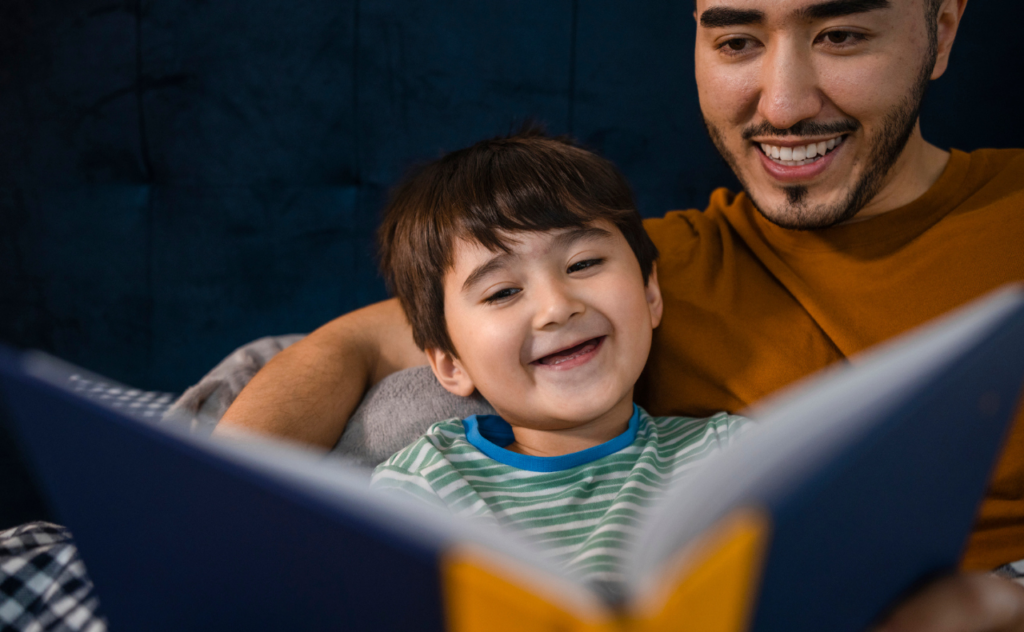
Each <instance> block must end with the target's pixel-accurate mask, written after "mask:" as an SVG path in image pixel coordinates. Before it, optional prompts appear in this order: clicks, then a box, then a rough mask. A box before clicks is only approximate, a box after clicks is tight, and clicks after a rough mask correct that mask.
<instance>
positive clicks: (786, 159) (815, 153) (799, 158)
mask: <svg viewBox="0 0 1024 632" xmlns="http://www.w3.org/2000/svg"><path fill="white" fill-rule="evenodd" d="M844 138H845V136H836V137H835V138H830V139H828V140H823V141H821V142H820V143H810V144H808V145H802V146H800V147H777V146H775V145H769V144H768V143H761V151H763V152H764V155H765V156H768V157H769V158H771V159H772V160H774V161H776V162H778V163H781V164H783V165H785V166H787V167H797V166H799V165H806V164H810V163H812V162H814V161H815V160H816V159H817V158H818V157H819V156H824V155H825V154H827V153H828V152H830V151H832V150H833V149H835V148H836V147H838V146H839V145H841V144H842V143H843V139H844Z"/></svg>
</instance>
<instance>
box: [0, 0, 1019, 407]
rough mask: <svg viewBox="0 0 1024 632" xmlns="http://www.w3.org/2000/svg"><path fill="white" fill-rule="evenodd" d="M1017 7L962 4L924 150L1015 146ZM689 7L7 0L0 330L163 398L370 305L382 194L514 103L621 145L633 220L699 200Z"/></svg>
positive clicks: (720, 169) (712, 171)
mask: <svg viewBox="0 0 1024 632" xmlns="http://www.w3.org/2000/svg"><path fill="white" fill-rule="evenodd" d="M1019 5H1020V3H1018V2H1016V1H1014V0H1003V1H999V2H997V1H995V0H987V1H985V2H982V1H980V0H975V1H974V2H972V3H971V4H970V6H969V7H968V14H967V17H966V20H965V22H964V24H963V28H962V32H961V35H960V39H959V41H958V43H957V47H956V49H955V51H954V53H955V54H954V59H953V64H952V68H951V70H950V72H949V74H948V75H947V76H946V77H945V78H943V79H942V80H941V81H939V82H937V83H936V84H935V85H934V86H933V88H932V92H931V94H930V96H929V101H928V102H927V105H926V110H925V113H924V119H923V128H924V132H925V136H926V137H927V138H929V139H930V140H932V141H933V142H937V143H939V144H940V145H942V146H956V147H959V148H963V149H973V148H977V147H982V146H1000V147H1007V146H1024V125H1022V124H1021V115H1020V111H1021V96H1022V94H1021V88H1020V81H1021V79H1022V78H1024V53H1022V52H1021V48H1020V45H1019V37H1018V33H1017V31H1018V24H1019V22H1020V17H1021V9H1020V8H1019ZM691 10H692V4H691V3H690V2H688V1H685V0H683V1H681V0H657V1H654V0H648V1H636V0H630V1H628V2H627V1H625V0H619V1H611V0H575V1H572V0H558V1H555V0H506V1H497V0H487V1H485V2H481V1H480V0H446V1H433V2H423V1H421V0H375V1H373V2H369V1H367V2H359V1H358V0H304V1H301V2H285V1H284V0H279V1H278V2H267V1H261V0H246V1H239V0H230V1H229V0H221V1H217V2H213V1H201V0H193V1H186V0H161V1H159V2H157V1H155V0H142V1H141V2H116V1H111V0H89V1H86V0H82V1H77V2H57V1H55V0H5V1H4V2H2V3H0V340H3V341H5V342H8V343H12V344H15V345H18V346H30V347H39V348H43V349H46V350H48V351H51V352H53V353H56V354H57V355H59V356H62V357H64V358H67V359H69V360H71V361H73V362H75V363H78V364H81V365H84V366H86V367H89V368H91V369H93V370H96V371H98V372H100V373H103V374H106V375H109V376H111V377H114V378H116V379H118V380H121V381H123V382H127V383H130V384H133V385H137V386H141V387H145V388H159V389H166V390H180V389H182V388H184V387H185V386H187V385H188V384H190V383H192V382H194V381H196V380H197V379H198V378H199V377H200V376H201V375H202V374H203V373H204V372H205V371H206V370H207V369H209V368H210V367H211V366H213V365H214V364H215V363H216V362H217V361H218V360H219V359H220V358H221V357H223V356H224V355H225V354H226V353H228V352H229V351H230V350H231V349H233V348H235V347H236V346H238V345H240V344H242V343H244V342H246V341H248V340H251V339H253V338H257V337H259V336H263V335H267V334H280V333H289V332H301V331H308V330H310V329H312V328H314V327H316V326H317V325H319V324H321V323H323V322H325V321H327V320H329V319H330V318H332V317H334V316H336V315H338V314H341V313H343V312H346V311H348V310H351V309H353V308H355V307H358V306H361V305H364V304H366V303H369V302H371V301H375V300H378V299H380V298H383V297H384V290H383V286H382V283H381V281H380V279H379V278H378V276H377V274H376V271H375V265H374V261H373V258H372V251H371V246H370V240H371V234H372V231H373V229H374V226H375V224H376V217H377V213H378V211H379V209H380V207H381V204H382V196H383V195H384V193H385V191H386V190H387V188H388V187H389V186H390V185H391V184H392V183H393V182H394V181H395V179H396V178H397V177H398V175H399V174H400V173H401V172H402V170H403V169H404V168H405V167H407V166H408V165H409V164H410V163H412V162H413V161H416V160H421V159H425V158H431V157H433V156H436V155H437V154H438V152H440V151H442V150H447V149H454V148H457V147H460V146H462V145H465V144H467V143H470V142H472V141H474V140H477V139H479V138H481V137H484V136H490V135H494V134H496V133H501V132H505V131H508V130H509V128H510V127H512V126H513V125H515V124H516V122H518V121H521V120H522V119H523V118H525V117H535V118H537V119H540V120H542V121H544V122H546V123H547V124H548V127H549V129H550V130H551V131H554V132H569V133H572V134H573V135H575V136H577V137H578V138H580V139H581V140H583V141H584V142H585V143H587V144H589V145H590V146H592V147H594V148H596V149H598V150H600V151H602V152H603V153H605V154H606V155H607V156H609V157H610V158H611V159H612V160H614V161H615V162H616V163H617V164H618V165H619V166H620V167H621V168H622V169H623V171H624V172H625V173H626V175H627V176H628V177H629V179H630V180H631V182H632V183H633V185H634V187H635V190H636V193H637V197H638V201H639V204H640V208H641V210H642V211H643V212H644V213H645V214H648V215H652V214H660V213H663V212H664V211H666V210H668V209H670V208H677V207H686V206H701V207H702V206H703V205H704V203H705V201H706V199H707V195H708V193H709V192H710V191H711V190H712V189H713V188H714V187H716V186H721V185H729V186H734V180H733V179H732V176H731V174H730V173H729V172H728V169H727V168H726V167H725V165H724V163H723V162H722V161H721V159H720V158H718V156H717V154H715V153H714V151H713V149H712V148H711V145H710V143H709V142H708V140H707V139H706V137H705V133H704V130H703V127H702V125H701V123H700V119H699V112H698V107H697V97H696V90H695V87H694V83H693V57H692V55H693V53H692V49H693V32H694V24H693V18H692V16H691V15H690V12H691ZM1010 11H1012V12H1013V13H1014V15H1013V16H1009V15H1008V14H1007V12H1010Z"/></svg>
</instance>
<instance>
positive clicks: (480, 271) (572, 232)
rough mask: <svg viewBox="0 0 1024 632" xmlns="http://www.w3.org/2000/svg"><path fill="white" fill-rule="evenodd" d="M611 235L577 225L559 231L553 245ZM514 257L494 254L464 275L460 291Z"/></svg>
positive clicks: (569, 243) (570, 243) (599, 229)
mask: <svg viewBox="0 0 1024 632" xmlns="http://www.w3.org/2000/svg"><path fill="white" fill-rule="evenodd" d="M611 236H612V234H611V233H610V232H608V231H607V230H605V229H603V228H598V227H597V226H577V227H574V228H570V229H568V230H564V231H561V232H559V233H558V235H556V236H555V239H554V244H553V245H554V247H555V248H568V247H569V246H572V245H573V244H574V243H576V242H578V241H580V240H582V239H607V238H609V237H611ZM515 257H516V255H514V254H512V253H508V252H505V253H501V254H497V255H494V256H493V257H491V258H490V259H488V260H487V261H486V262H484V263H482V264H481V265H479V266H477V267H476V269H474V270H473V271H472V272H470V273H469V276H468V277H466V280H465V281H464V282H463V283H462V291H463V292H465V291H466V290H468V289H469V288H471V287H472V286H473V285H475V284H476V283H478V282H479V281H480V279H482V278H484V277H485V276H487V275H488V274H490V273H492V272H494V271H495V270H500V269H501V268H504V267H505V265H506V264H508V262H509V260H510V259H513V258H515Z"/></svg>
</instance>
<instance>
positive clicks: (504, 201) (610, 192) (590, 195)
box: [453, 148, 635, 252]
mask: <svg viewBox="0 0 1024 632" xmlns="http://www.w3.org/2000/svg"><path fill="white" fill-rule="evenodd" d="M573 149H575V148H573ZM517 153H518V152H515V151H507V152H502V153H499V154H492V155H491V156H489V158H490V160H488V161H487V162H488V163H490V164H486V165H479V166H480V167H481V168H479V169H468V170H464V171H463V173H461V174H459V175H460V176H463V177H457V178H456V180H457V182H455V183H453V184H455V186H454V187H453V189H454V190H456V191H457V190H459V189H462V191H461V192H460V193H461V195H457V196H456V197H459V198H462V201H463V204H461V205H458V204H457V205H455V206H454V208H453V211H454V212H455V214H456V216H457V217H456V218H455V219H456V222H455V223H456V225H457V226H458V233H459V236H460V237H464V238H466V239H469V240H470V241H474V242H477V243H479V244H481V245H482V246H484V247H485V248H488V249H489V250H492V251H495V252H499V251H501V252H508V246H507V244H506V243H505V242H506V240H507V237H508V234H509V233H517V232H535V231H548V230H559V229H564V228H573V227H577V226H580V225H582V224H589V223H591V222H594V221H596V220H598V219H605V220H610V221H611V222H612V223H614V224H616V225H618V224H620V223H621V222H622V221H623V220H624V219H625V217H626V216H629V215H630V214H632V213H635V211H634V210H633V201H632V199H631V196H630V194H629V189H628V185H626V183H625V182H624V181H623V182H622V183H621V186H618V187H609V186H602V185H601V184H599V183H602V182H607V181H608V180H609V179H613V180H618V179H619V178H620V176H618V174H617V173H616V172H615V171H614V170H611V169H606V168H602V167H604V165H602V164H600V163H599V162H596V161H595V162H596V164H588V163H586V162H584V163H583V164H581V161H579V160H577V161H575V164H566V163H567V161H566V160H564V158H563V157H562V156H543V157H542V159H540V160H538V156H536V155H533V156H531V158H532V160H524V159H523V158H525V156H519V155H516V154H517ZM581 153H583V152H581ZM584 155H586V156H587V157H590V156H591V155H589V154H584ZM494 163H499V164H494ZM501 163H504V164H501ZM459 180H461V181H459ZM623 193H625V195H623Z"/></svg>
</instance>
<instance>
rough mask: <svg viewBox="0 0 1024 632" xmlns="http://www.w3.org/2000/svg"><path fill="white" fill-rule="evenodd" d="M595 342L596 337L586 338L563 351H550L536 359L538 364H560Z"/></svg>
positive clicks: (579, 353) (585, 350)
mask: <svg viewBox="0 0 1024 632" xmlns="http://www.w3.org/2000/svg"><path fill="white" fill-rule="evenodd" d="M595 344H597V339H596V338H595V339H593V340H587V341H586V342H582V343H580V344H578V345H576V346H575V347H571V348H569V349H566V350H564V351H559V352H557V353H552V354H551V355H549V356H544V357H543V358H541V359H540V360H538V362H539V363H540V364H561V363H563V362H565V361H566V360H572V359H573V358H575V357H576V356H578V355H581V354H583V353H586V352H587V351H589V350H590V349H591V348H592V347H593V346H594V345H595Z"/></svg>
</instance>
